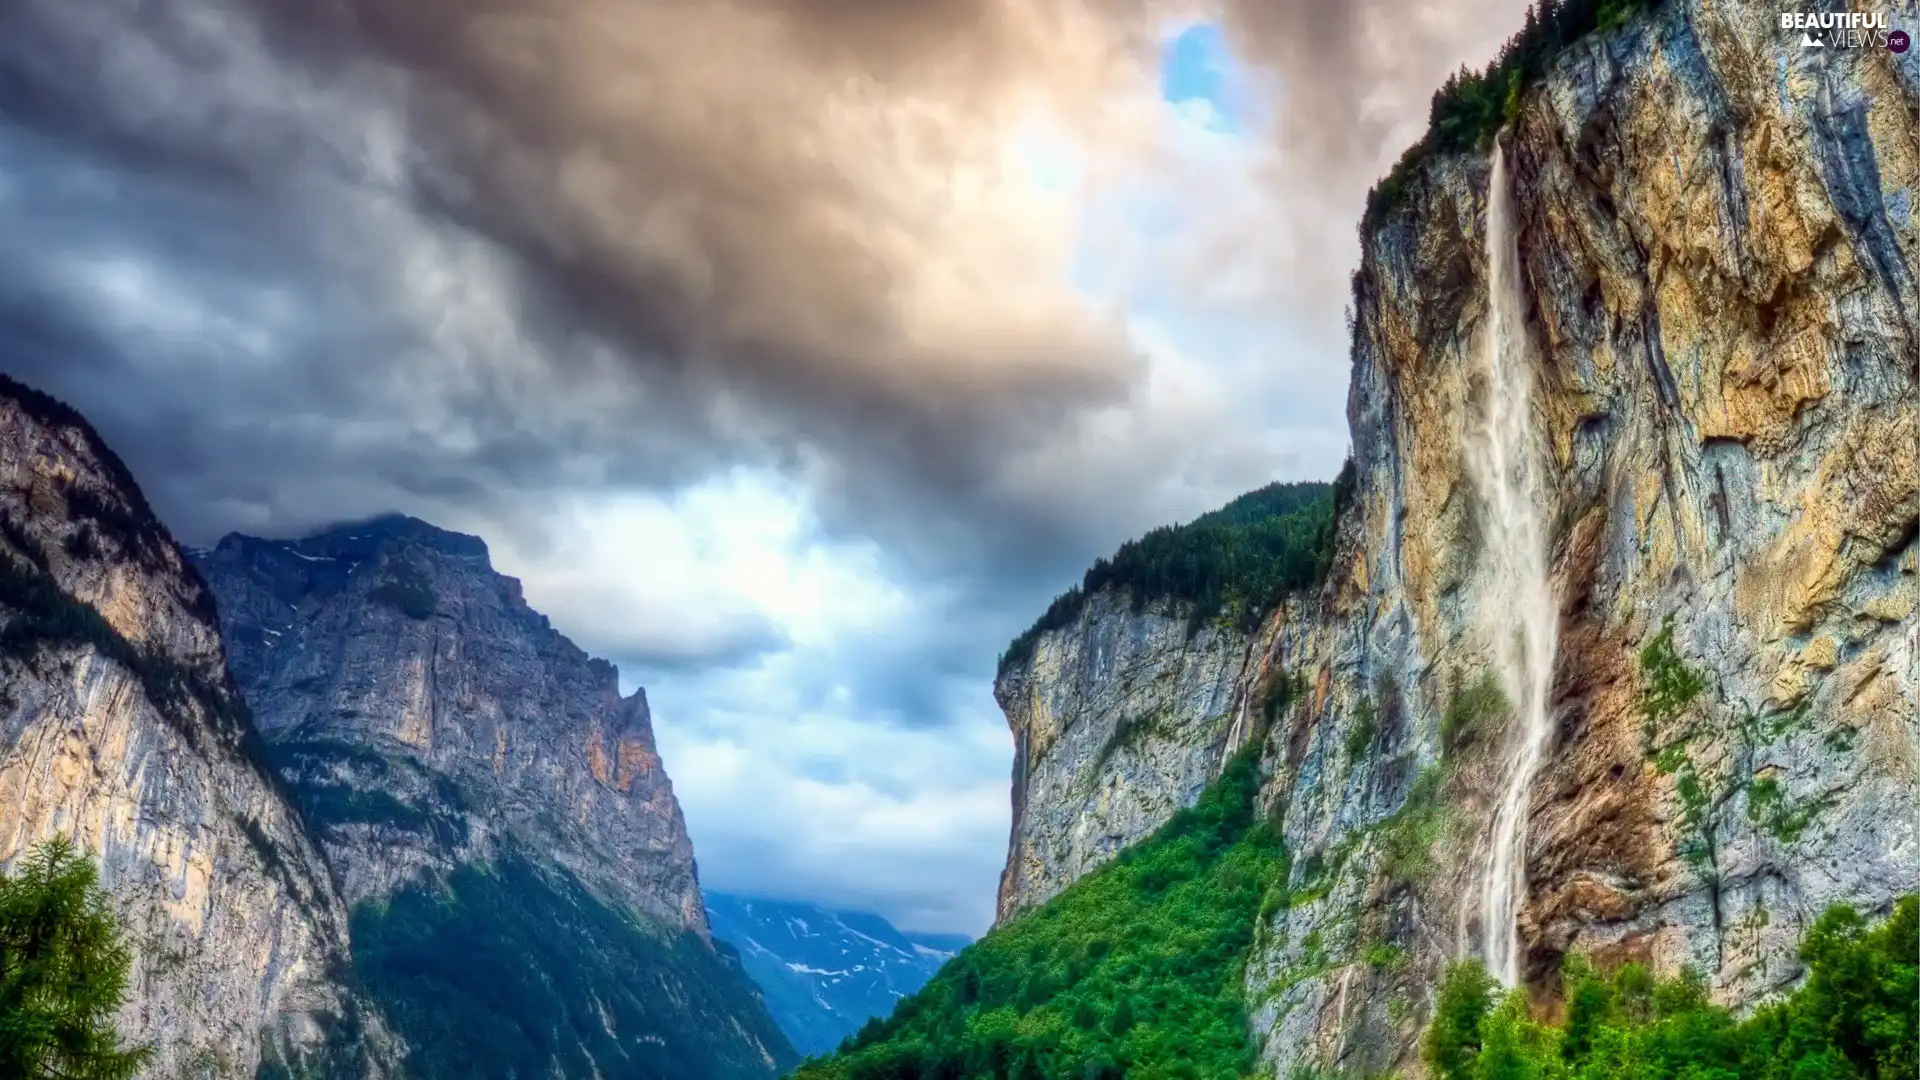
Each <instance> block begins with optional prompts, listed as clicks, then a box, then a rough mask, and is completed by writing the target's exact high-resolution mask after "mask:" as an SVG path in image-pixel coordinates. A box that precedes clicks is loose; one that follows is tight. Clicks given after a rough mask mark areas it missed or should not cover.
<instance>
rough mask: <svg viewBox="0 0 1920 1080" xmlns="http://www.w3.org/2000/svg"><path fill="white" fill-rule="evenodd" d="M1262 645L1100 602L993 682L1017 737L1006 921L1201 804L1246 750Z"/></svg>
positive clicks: (1163, 607) (1178, 613)
mask: <svg viewBox="0 0 1920 1080" xmlns="http://www.w3.org/2000/svg"><path fill="white" fill-rule="evenodd" d="M1251 647H1252V641H1251V639H1250V637H1249V635H1247V634H1245V633H1242V632H1240V631H1239V630H1237V629H1236V628H1235V627H1233V626H1232V625H1229V624H1223V623H1217V624H1215V625H1208V626H1205V627H1203V628H1201V629H1200V630H1199V631H1198V632H1197V633H1193V632H1189V627H1188V624H1187V617H1186V613H1185V611H1184V610H1182V609H1181V607H1180V606H1179V605H1178V604H1175V603H1170V602H1166V601H1161V602H1157V603H1154V604H1150V605H1146V606H1144V607H1142V608H1139V609H1136V608H1135V607H1134V605H1133V603H1132V601H1131V599H1130V598H1129V597H1127V596H1123V595H1120V594H1118V593H1117V592H1112V591H1110V592H1103V593H1100V594H1097V595H1095V596H1094V597H1092V598H1091V599H1090V600H1089V601H1088V603H1087V605H1086V607H1085V608H1084V609H1083V610H1082V611H1081V613H1080V615H1079V617H1078V618H1076V619H1075V620H1074V621H1073V622H1072V623H1070V624H1069V625H1067V626H1066V627H1063V628H1061V629H1058V630H1054V631H1051V632H1049V633H1046V634H1042V635H1041V636H1040V638H1039V640H1038V642H1036V644H1035V646H1034V650H1033V655H1032V657H1031V658H1030V659H1027V660H1025V661H1024V662H1022V663H1019V664H1017V665H1014V666H1013V667H1012V668H1011V669H1010V670H1008V671H1007V672H1005V673H1004V674H1002V675H1001V676H1000V678H999V679H998V681H996V683H995V684H994V697H995V698H996V699H997V700H998V701H999V703H1000V708H1001V709H1002V711H1004V712H1005V713H1006V716H1007V723H1008V724H1009V725H1010V726H1011V727H1012V728H1013V738H1014V766H1013V770H1014V778H1013V786H1014V813H1013V836H1012V840H1011V842H1010V844H1009V849H1008V854H1007V867H1006V870H1005V871H1004V872H1003V873H1002V874H1001V877H1000V905H999V914H1000V918H1002V919H1005V918H1008V917H1010V916H1012V915H1014V914H1017V913H1019V912H1021V911H1024V910H1026V909H1027V908H1030V907H1034V906H1036V905H1039V904H1042V903H1045V902H1046V901H1047V900H1048V899H1050V898H1052V897H1053V896H1054V894H1056V893H1058V892H1059V891H1060V890H1061V889H1063V888H1065V887H1067V886H1068V885H1069V884H1071V883H1072V882H1073V881H1074V880H1075V879H1077V878H1079V877H1080V875H1082V874H1084V873H1086V872H1087V871H1088V870H1091V869H1093V868H1094V867H1096V866H1098V865H1099V864H1101V863H1102V862H1105V861H1106V860H1107V859H1109V858H1111V857H1112V856H1113V855H1115V854H1117V853H1118V852H1119V851H1120V850H1121V849H1123V848H1125V847H1127V846H1128V845H1130V844H1132V843H1134V842H1135V841H1138V840H1140V839H1142V838H1144V837H1145V836H1146V835H1147V834H1149V833H1151V832H1152V831H1153V830H1154V829H1156V828H1158V827H1159V826H1160V825H1162V824H1163V823H1165V822H1166V820H1167V819H1168V818H1169V817H1171V816H1173V812H1174V811H1175V810H1177V809H1179V808H1181V807H1183V806H1191V805H1193V803H1194V802H1195V800H1197V799H1198V798H1199V797H1200V793H1201V792H1202V791H1204V790H1205V789H1206V786H1207V784H1208V783H1209V782H1210V781H1212V780H1213V778H1214V777H1215V776H1217V775H1219V771H1220V767H1221V764H1222V763H1223V762H1224V761H1225V760H1226V757H1227V756H1228V755H1229V754H1230V753H1231V752H1232V751H1233V750H1234V749H1235V748H1237V747H1238V746H1239V745H1240V744H1241V743H1242V742H1244V741H1245V739H1246V737H1247V731H1248V726H1249V725H1248V716H1247V708H1248V702H1249V699H1250V697H1251V695H1250V694H1249V692H1248V691H1249V687H1248V686H1247V671H1248V663H1249V658H1250V656H1249V654H1250V650H1251Z"/></svg>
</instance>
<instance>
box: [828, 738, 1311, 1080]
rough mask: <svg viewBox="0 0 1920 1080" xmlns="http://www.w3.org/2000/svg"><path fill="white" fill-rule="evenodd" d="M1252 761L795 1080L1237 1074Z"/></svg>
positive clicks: (1281, 868) (1272, 862)
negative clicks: (1142, 839) (1156, 830)
mask: <svg viewBox="0 0 1920 1080" xmlns="http://www.w3.org/2000/svg"><path fill="white" fill-rule="evenodd" d="M1257 785H1258V774H1257V769H1256V765H1255V761H1254V759H1253V758H1252V757H1250V756H1247V755H1242V756H1241V757H1239V758H1237V759H1235V761H1234V762H1233V763H1232V764H1230V765H1229V766H1228V768H1227V770H1226V772H1225V774H1224V775H1223V776H1222V777H1221V779H1220V781H1219V782H1218V783H1216V784H1215V785H1214V787H1213V789H1212V790H1211V791H1209V792H1208V793H1207V794H1206V796H1205V797H1203V798H1202V799H1201V801H1200V803H1199V804H1198V805H1197V806H1195V807H1193V808H1192V809H1189V810H1183V811H1181V812H1180V813H1179V814H1177V815H1175V817H1174V818H1173V819H1172V820H1171V821H1169V822H1168V823H1167V824H1166V825H1165V826H1163V827H1162V828H1161V829H1160V831H1159V832H1157V833H1155V834H1154V835H1153V836H1152V837H1150V838H1149V839H1147V840H1145V841H1143V842H1141V843H1140V844H1138V845H1136V846H1135V847H1134V848H1132V849H1130V850H1129V851H1128V852H1126V853H1125V854H1123V855H1122V856H1121V857H1120V858H1118V859H1116V860H1114V861H1113V862H1112V863H1109V864H1108V865H1106V866H1104V867H1102V868H1101V869H1099V870H1096V871H1094V872H1093V873H1091V874H1088V875H1087V876H1086V877H1084V878H1082V879H1080V880H1079V881H1078V882H1076V883H1074V885H1073V886H1072V887H1070V888H1068V889H1067V890H1066V891H1065V892H1063V893H1061V894H1060V895H1059V896H1057V897H1055V898H1054V899H1053V900H1052V901H1051V902H1050V903H1048V904H1047V905H1045V906H1044V907H1042V908H1040V909H1038V910H1036V911H1033V912H1030V913H1028V914H1026V915H1024V916H1022V917H1020V918H1018V919H1015V920H1014V921H1013V922H1011V923H1009V924H1007V925H1005V926H1002V927H999V928H997V929H995V930H994V931H993V932H992V933H990V934H988V935H987V936H986V937H985V938H983V939H982V940H981V941H979V942H978V943H976V944H974V945H973V946H972V947H970V948H968V949H967V950H966V951H964V952H963V953H961V955H960V956H958V957H956V958H955V959H954V960H953V961H952V962H950V963H949V964H948V965H947V966H946V967H945V968H944V969H942V970H941V972H940V974H939V975H937V976H935V977H934V979H933V981H932V982H930V983H929V984H928V985H927V987H926V988H925V989H923V990H922V991H921V992H920V993H919V994H916V995H915V996H913V997H911V998H909V999H907V1000H906V1001H904V1002H902V1003H901V1005H900V1007H899V1008H898V1009H897V1010H896V1011H895V1013H894V1014H893V1016H892V1017H891V1018H889V1019H887V1020H885V1021H875V1022H873V1023H871V1024H869V1025H868V1026H867V1027H866V1028H865V1029H863V1030H862V1031H861V1033H860V1034H859V1035H857V1036H855V1037H854V1038H853V1039H850V1040H848V1042H847V1043H846V1044H845V1045H843V1047H842V1051H841V1053H840V1054H839V1055H838V1056H836V1057H833V1058H829V1059H826V1060H823V1061H816V1062H811V1063H809V1064H808V1065H807V1066H805V1067H803V1068H802V1069H801V1071H800V1072H799V1073H798V1074H797V1075H798V1077H799V1080H876V1078H881V1077H898V1078H902V1080H904V1078H908V1077H924V1078H948V1080H959V1078H963V1077H987V1076H995V1077H1013V1078H1016V1080H1032V1078H1040V1077H1062V1078H1065V1077H1073V1078H1074V1080H1098V1078H1107V1077H1120V1076H1127V1077H1135V1078H1148V1080H1150V1078H1157V1077H1169V1078H1171V1077H1190V1078H1196V1080H1198V1078H1212V1077H1237V1076H1240V1075H1242V1074H1244V1073H1245V1072H1247V1071H1248V1070H1249V1069H1250V1067H1251V1066H1252V1063H1253V1054H1252V1049H1251V1046H1250V1043H1249V1041H1248V1036H1247V1013H1246V1003H1245V1000H1244V997H1243V993H1242V967H1243V964H1244V960H1245V955H1246V952H1247V949H1248V946H1249V945H1250V944H1251V942H1252V940H1253V928H1254V922H1255V918H1256V916H1257V914H1258V912H1259V909H1260V907H1261V902H1262V899H1263V896H1264V895H1265V894H1266V892H1267V891H1268V889H1269V888H1270V887H1272V886H1274V885H1275V883H1277V882H1279V881H1282V880H1284V877H1285V864H1286V857H1285V854H1284V853H1283V852H1282V850H1281V848H1280V843H1279V841H1278V839H1277V838H1276V837H1275V835H1274V834H1273V832H1272V830H1271V828H1270V827H1269V826H1268V825H1267V824H1266V823H1265V822H1264V821H1260V820H1258V819H1257V815H1256V813H1255V811H1254V808H1253V796H1254V792H1255V789H1256V787H1257Z"/></svg>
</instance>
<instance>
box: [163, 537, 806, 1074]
mask: <svg viewBox="0 0 1920 1080" xmlns="http://www.w3.org/2000/svg"><path fill="white" fill-rule="evenodd" d="M199 561H200V564H201V567H202V570H203V572H204V573H205V574H206V576H207V580H208V581H209V582H210V584H211V585H212V587H213V589H214V591H215V592H216V593H217V594H218V596H219V599H220V608H221V615H222V623H223V630H224V633H225V637H226V641H227V647H228V649H229V652H230V654H231V656H232V658H233V661H232V662H233V670H234V674H235V677H236V679H237V680H238V681H239V682H240V684H241V687H242V689H243V690H244V692H245V694H246V697H247V700H248V702H249V703H250V704H251V705H252V707H253V710H254V715H255V717H256V719H257V722H258V724H259V726H260V730H261V732H262V733H263V735H264V736H265V739H266V743H267V750H266V752H267V755H268V757H269V758H270V759H271V761H272V762H273V764H274V766H275V767H276V768H277V769H278V771H279V773H280V775H281V776H282V777H283V778H284V780H285V782H286V783H287V785H288V787H289V789H290V790H291V791H292V792H293V794H294V796H295V798H296V799H297V800H298V802H299V803H300V805H301V807H302V809H303V811H304V813H305V814H306V816H307V819H308V820H309V821H310V822H311V823H312V825H313V827H314V828H315V829H316V830H318V835H319V838H320V840H321V843H322V844H323V846H324V848H325V851H326V855H327V858H328V861H329V863H330V864H331V866H332V867H333V870H334V873H335V876H336V877H337V878H338V880H339V881H340V883H341V888H342V890H343V892H344V893H345V896H346V900H347V902H348V903H349V904H351V905H354V907H355V916H354V945H355V956H356V959H357V961H358V962H359V966H360V968H361V970H362V973H363V975H365V976H366V978H367V979H368V981H369V983H370V984H371V985H372V986H373V987H374V988H375V992H376V997H378V998H380V999H381V1000H382V1001H383V1003H384V1004H386V1005H387V1006H388V1008H389V1009H390V1010H391V1011H392V1012H393V1013H394V1015H395V1017H396V1026H397V1027H398V1028H399V1030H400V1032H401V1034H402V1035H404V1036H406V1037H407V1038H408V1039H409V1041H410V1042H411V1043H413V1044H414V1053H413V1056H412V1058H411V1059H410V1060H411V1061H412V1063H413V1065H414V1067H415V1069H416V1071H419V1072H421V1073H422V1074H423V1075H426V1076H429V1077H431V1076H439V1075H449V1076H451V1075H469V1074H472V1075H506V1074H507V1073H506V1071H505V1070H510V1069H522V1070H524V1069H532V1070H534V1071H541V1070H550V1069H558V1070H559V1071H560V1072H561V1073H563V1074H565V1075H576V1074H578V1075H587V1074H588V1073H593V1074H596V1075H608V1076H613V1075H648V1074H652V1073H657V1072H659V1071H661V1070H666V1071H668V1072H673V1073H675V1074H685V1075H694V1076H715V1077H724V1076H758V1075H771V1074H772V1073H773V1072H774V1070H775V1069H776V1068H777V1067H778V1066H780V1065H783V1064H785V1063H786V1062H787V1061H788V1060H790V1057H791V1050H790V1049H789V1048H788V1047H787V1045H786V1042H785V1040H784V1039H783V1038H782V1037H781V1036H780V1034H779V1032H778V1031H777V1029H775V1027H774V1026H773V1023H772V1021H771V1019H770V1018H768V1016H767V1014H766V1010H765V1008H764V1006H763V1005H762V1004H761V1003H760V1001H759V999H758V997H757V996H756V995H755V993H754V992H753V990H752V987H751V984H750V983H749V982H748V980H747V979H746V978H745V976H744V975H743V974H742V972H741V970H740V967H739V964H738V962H737V960H736V959H735V958H734V957H733V956H732V955H731V953H730V951H727V950H724V949H721V950H716V949H715V948H714V946H713V944H712V942H711V940H710V935H709V931H708V926H707V918H706V910H705V907H704V905H703V904H702V902H701V896H700V887H699V882H698V880H697V878H696V875H695V870H694V861H693V848H692V844H691V843H690V842H689V840H688V838H687V832H686V825H685V822H684V820H683V819H682V817H681V813H680V807H679V804H678V802H677V801H676V800H675V799H674V796H673V788H672V785H671V783H670V782H669V780H668V778H667V774H666V771H665V769H664V768H663V767H662V765H661V761H660V755H659V753H658V751H657V749H656V747H655V744H654V738H653V729H652V725H651V720H650V717H649V715H648V711H647V703H646V698H645V696H644V694H642V693H640V692H635V693H634V694H633V695H631V696H628V697H624V698H623V697H622V696H621V695H620V691H619V679H618V673H617V672H616V671H615V670H614V668H613V666H612V665H611V664H608V663H606V662H605V661H602V660H597V659H593V658H590V657H588V656H587V654H586V653H584V652H582V651H581V650H580V649H579V648H577V647H576V646H574V644H573V643H572V642H570V641H568V640H567V639H566V638H565V637H563V636H561V635H560V634H559V633H557V632H556V631H555V630H554V629H553V627H552V626H551V625H550V624H549V622H548V621H547V619H546V618H545V617H544V616H542V615H540V614H538V613H537V612H535V611H533V610H532V609H531V608H530V607H528V606H527V603H526V601H525V599H524V598H523V596H522V594H521V590H520V585H519V582H517V581H515V580H514V579H512V578H508V577H505V576H502V575H500V574H498V573H495V572H494V570H493V569H492V567H491V565H490V563H489V560H488V555H487V549H486V545H485V544H484V543H483V542H482V541H480V540H479V539H478V538H477V537H472V536H464V535H460V534H456V533H450V532H446V531H444V530H441V529H437V528H434V527H433V526H430V525H427V524H425V523H424V522H420V521H417V520H414V519H411V518H404V517H388V518H380V519H376V520H373V521H368V522H363V523H359V524H355V525H349V526H343V527H341V528H338V529H334V530H331V531H328V532H325V533H322V534H320V535H317V536H313V537H309V538H307V539H303V540H298V541H275V540H259V539H254V538H251V537H244V536H229V537H227V538H225V539H224V540H222V541H221V542H220V544H219V545H218V546H217V547H216V548H214V549H213V550H212V551H209V552H205V553H202V554H201V556H200V557H199ZM435 897H439V899H438V900H436V899H435ZM536 898H544V899H540V900H539V902H535V901H536ZM543 910H545V911H546V912H547V914H542V911H543ZM552 920H559V922H557V923H556V922H552ZM553 936H572V937H574V938H576V939H577V942H578V943H581V944H582V945H583V946H584V944H586V943H591V946H592V947H591V948H586V947H581V948H574V947H571V946H567V947H561V946H557V945H556V944H555V942H553V941H550V940H546V939H547V938H549V937H553ZM448 952H451V953H453V954H454V955H445V954H446V953H448ZM615 956H622V957H625V958H626V959H625V964H626V965H627V967H628V970H624V971H622V970H618V969H617V968H618V967H619V965H613V964H612V962H611V959H610V958H612V957H615ZM423 966H424V968H425V969H426V970H428V971H431V972H432V973H433V974H432V975H431V976H429V977H423V976H422V970H423ZM529 967H531V968H533V969H535V970H539V971H541V972H542V979H543V980H544V982H545V983H546V984H549V985H547V986H546V987H542V986H537V985H532V984H527V985H522V983H524V979H525V975H524V970H523V969H526V968H529ZM435 979H440V980H444V982H445V984H446V985H447V987H449V988H451V989H452V992H451V993H448V992H444V991H443V990H436V989H435V983H434V981H433V980H435ZM496 981H498V982H500V983H502V984H503V985H502V986H501V987H499V988H497V991H496V992H491V993H486V994H483V993H480V992H479V987H480V985H481V984H486V983H490V982H496ZM509 987H511V988H509ZM523 994H524V997H522V996H519V995H523ZM502 1002H507V1003H508V1004H506V1005H503V1004H502ZM488 1024H496V1025H498V1027H497V1028H496V1029H495V1030H496V1035H497V1038H496V1039H495V1042H494V1046H493V1049H491V1050H488V1049H486V1048H485V1047H482V1046H478V1045H476V1044H472V1043H471V1042H470V1041H469V1040H471V1038H472V1035H471V1034H470V1033H468V1032H466V1031H465V1030H464V1029H468V1028H473V1027H476V1026H479V1027H485V1026H487V1025H488ZM536 1029H538V1030H536ZM507 1032H521V1033H523V1034H525V1035H526V1038H525V1039H524V1040H521V1041H519V1042H516V1041H515V1039H514V1037H512V1036H510V1035H508V1034H506V1033H507ZM520 1052H524V1054H525V1060H518V1059H515V1058H514V1056H513V1055H514V1054H515V1053H520ZM475 1070H478V1071H477V1072H476V1071H475ZM634 1070H638V1072H635V1071H634Z"/></svg>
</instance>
